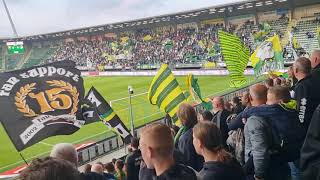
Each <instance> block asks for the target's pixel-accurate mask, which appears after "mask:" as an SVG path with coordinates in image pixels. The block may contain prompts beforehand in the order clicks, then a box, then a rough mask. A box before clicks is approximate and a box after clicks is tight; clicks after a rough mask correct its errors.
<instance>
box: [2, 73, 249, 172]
mask: <svg viewBox="0 0 320 180" xmlns="http://www.w3.org/2000/svg"><path fill="white" fill-rule="evenodd" d="M152 78H153V77H86V78H84V82H85V89H86V91H88V90H89V89H90V87H91V86H94V87H95V88H96V89H97V90H98V91H99V92H100V93H101V94H102V95H103V96H104V97H105V99H106V100H107V101H108V102H111V105H112V107H113V109H114V110H115V112H116V113H117V114H118V115H119V117H120V118H121V119H122V121H123V122H124V123H125V124H126V125H127V127H128V128H130V123H129V122H130V121H129V120H130V119H129V117H130V116H129V109H128V107H129V99H128V90H127V89H128V85H131V86H133V88H134V95H135V97H133V98H132V109H133V118H134V126H135V127H138V126H141V125H143V124H144V123H146V122H150V121H152V120H155V119H158V118H161V117H163V112H161V111H159V109H158V108H157V107H156V106H152V105H150V104H149V102H148V100H147V94H146V92H147V91H148V88H149V85H150V83H151V81H152ZM198 78H199V80H198V81H199V85H200V88H201V91H202V96H203V97H205V96H212V95H216V94H222V93H224V92H227V91H231V90H233V89H230V88H229V80H230V79H229V77H227V76H198ZM177 79H178V81H179V84H180V86H181V87H182V88H183V89H186V86H185V77H177ZM247 79H248V80H249V81H250V80H251V81H252V80H253V77H247ZM113 135H114V133H113V132H111V131H110V130H108V129H107V128H106V126H105V125H103V124H102V123H100V122H97V123H93V124H89V125H86V126H84V127H82V128H81V129H80V130H79V131H77V132H76V133H74V134H73V135H69V136H56V137H51V138H48V139H46V140H44V141H42V142H40V143H38V144H36V145H34V146H32V147H29V148H27V149H25V150H23V151H22V152H21V153H22V154H23V156H24V157H25V158H26V159H27V161H30V160H31V159H33V158H34V157H36V156H45V155H47V154H48V153H49V151H50V150H51V148H52V146H53V145H54V144H56V143H60V142H70V143H73V144H80V143H84V142H90V141H99V140H102V139H104V138H106V137H108V136H113ZM0 142H1V145H0V172H3V171H6V170H8V169H12V168H14V167H16V166H19V165H21V164H23V162H22V160H21V158H20V155H19V153H18V152H17V151H16V150H15V148H14V146H13V145H12V143H11V141H10V140H9V138H8V136H7V134H6V133H5V131H4V129H3V127H2V126H1V125H0Z"/></svg>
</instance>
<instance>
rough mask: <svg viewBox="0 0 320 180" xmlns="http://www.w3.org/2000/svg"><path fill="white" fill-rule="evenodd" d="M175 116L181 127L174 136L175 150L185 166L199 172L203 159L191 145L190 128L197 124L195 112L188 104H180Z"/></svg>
mask: <svg viewBox="0 0 320 180" xmlns="http://www.w3.org/2000/svg"><path fill="white" fill-rule="evenodd" d="M177 115H178V118H179V119H180V121H181V123H182V125H183V126H182V127H181V128H180V130H179V132H178V133H177V135H176V139H177V149H178V151H179V152H180V153H182V155H183V157H184V160H185V162H186V163H187V164H186V165H187V166H191V167H192V168H193V169H195V170H196V171H199V170H200V169H201V168H202V163H203V158H202V157H201V156H199V155H198V154H197V153H196V150H195V149H194V146H193V144H192V128H193V126H194V125H195V124H196V123H197V114H196V111H195V109H194V108H193V107H192V106H191V105H189V104H181V105H180V106H179V109H178V112H177Z"/></svg>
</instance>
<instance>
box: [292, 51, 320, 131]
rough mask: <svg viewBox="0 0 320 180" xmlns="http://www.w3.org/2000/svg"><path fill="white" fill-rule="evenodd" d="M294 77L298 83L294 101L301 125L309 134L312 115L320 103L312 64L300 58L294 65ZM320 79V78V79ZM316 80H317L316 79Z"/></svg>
mask: <svg viewBox="0 0 320 180" xmlns="http://www.w3.org/2000/svg"><path fill="white" fill-rule="evenodd" d="M293 70H294V75H295V77H296V78H297V79H298V83H297V84H296V86H295V88H294V99H295V100H296V101H297V109H298V111H299V119H300V123H301V124H302V126H303V127H304V130H305V133H307V130H308V127H309V124H310V120H311V118H312V114H313V112H314V110H315V109H316V107H317V106H318V104H319V103H320V99H319V97H320V95H319V94H320V93H319V91H317V90H319V89H318V88H317V87H318V86H320V84H315V83H314V82H313V81H314V80H313V78H312V76H311V63H310V61H309V59H307V58H305V57H300V58H298V59H297V60H296V61H295V63H294V64H293ZM319 78H320V77H319ZM315 80H316V79H315Z"/></svg>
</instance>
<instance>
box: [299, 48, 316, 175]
mask: <svg viewBox="0 0 320 180" xmlns="http://www.w3.org/2000/svg"><path fill="white" fill-rule="evenodd" d="M310 59H311V67H312V69H313V70H312V78H311V82H312V83H311V84H312V92H313V93H314V94H312V96H314V97H313V99H312V100H313V101H315V102H316V103H315V104H318V107H317V109H316V110H315V111H314V114H313V116H312V119H311V122H310V125H309V129H308V132H307V134H306V139H305V142H304V144H303V146H302V149H301V164H300V167H301V179H302V180H313V179H314V180H315V179H319V178H320V174H319V172H320V170H319V169H320V167H319V162H320V158H319V157H320V154H319V152H320V150H319V147H320V146H319V142H320V131H319V129H320V126H319V125H320V124H319V122H320V121H319V117H320V116H319V114H320V113H319V112H320V106H319V101H318V100H319V91H320V90H319V84H320V82H319V81H320V50H315V51H313V52H312V54H311V58H310Z"/></svg>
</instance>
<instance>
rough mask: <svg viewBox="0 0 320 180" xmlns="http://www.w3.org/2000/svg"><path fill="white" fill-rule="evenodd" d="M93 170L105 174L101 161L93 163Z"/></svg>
mask: <svg viewBox="0 0 320 180" xmlns="http://www.w3.org/2000/svg"><path fill="white" fill-rule="evenodd" d="M91 172H95V173H98V174H101V175H103V166H102V165H101V164H99V163H96V164H93V165H92V166H91Z"/></svg>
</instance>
